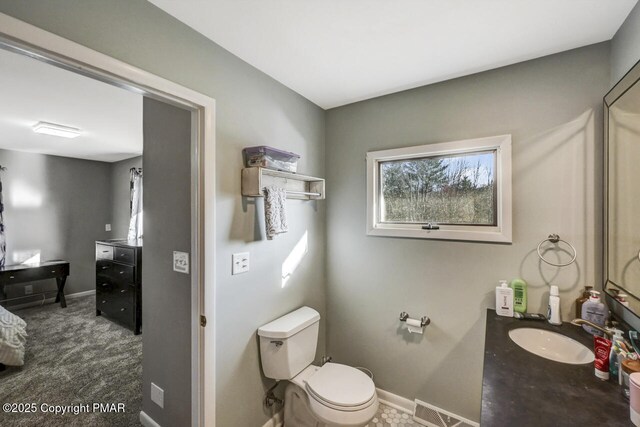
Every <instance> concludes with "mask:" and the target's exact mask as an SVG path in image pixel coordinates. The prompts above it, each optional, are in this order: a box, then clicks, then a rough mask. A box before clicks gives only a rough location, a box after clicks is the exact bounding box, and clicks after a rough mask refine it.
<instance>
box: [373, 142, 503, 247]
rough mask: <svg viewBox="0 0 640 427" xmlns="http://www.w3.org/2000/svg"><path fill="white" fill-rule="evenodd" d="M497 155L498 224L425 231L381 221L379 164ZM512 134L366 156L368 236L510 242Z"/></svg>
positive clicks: (418, 227)
mask: <svg viewBox="0 0 640 427" xmlns="http://www.w3.org/2000/svg"><path fill="white" fill-rule="evenodd" d="M483 151H495V152H496V166H495V172H496V175H497V176H496V186H497V191H496V193H497V194H496V197H497V200H496V215H497V225H495V226H489V225H488V226H484V225H480V226H475V225H439V229H432V230H425V229H423V228H422V226H423V224H415V223H412V224H409V223H389V222H382V221H381V220H380V218H379V217H380V203H381V201H380V198H381V197H380V176H379V175H380V163H381V162H388V161H394V160H405V159H418V158H424V157H437V156H445V155H446V156H451V155H454V156H455V155H461V154H467V153H469V154H471V153H477V152H483ZM511 228H512V219H511V135H500V136H492V137H486V138H476V139H467V140H462V141H451V142H443V143H438V144H427V145H420V146H416V147H406V148H395V149H390V150H382V151H370V152H368V153H367V234H368V235H370V236H385V237H409V238H418V239H442V240H463V241H478V242H495V243H511V239H512V237H511V235H512V231H511Z"/></svg>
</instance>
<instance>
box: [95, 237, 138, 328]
mask: <svg viewBox="0 0 640 427" xmlns="http://www.w3.org/2000/svg"><path fill="white" fill-rule="evenodd" d="M102 314H104V315H105V316H106V317H107V318H109V319H111V320H113V321H116V322H118V323H120V324H122V325H124V326H126V327H128V328H129V329H131V330H133V333H134V334H135V335H138V334H140V333H141V332H142V244H139V245H138V244H136V243H135V242H127V241H126V240H99V241H97V242H96V315H97V316H100V315H102Z"/></svg>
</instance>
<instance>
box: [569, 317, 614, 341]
mask: <svg viewBox="0 0 640 427" xmlns="http://www.w3.org/2000/svg"><path fill="white" fill-rule="evenodd" d="M571 324H572V325H575V326H582V325H588V326H591V327H592V328H594V329H597V330H599V331H600V332H602V333H603V334H605V335H608V336H609V338H612V337H613V332H611V330H609V329H608V328H603V327H602V326H600V325H596V324H595V323H593V322H589V321H588V320H584V319H581V318H579V317H578V318H577V319H573V320H572V321H571Z"/></svg>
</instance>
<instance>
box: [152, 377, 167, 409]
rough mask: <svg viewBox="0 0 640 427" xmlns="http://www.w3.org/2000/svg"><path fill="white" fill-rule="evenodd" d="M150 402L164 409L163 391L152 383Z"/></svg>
mask: <svg viewBox="0 0 640 427" xmlns="http://www.w3.org/2000/svg"><path fill="white" fill-rule="evenodd" d="M151 401H152V402H154V403H155V404H156V405H158V406H159V407H161V408H164V390H163V389H161V388H160V387H158V386H157V385H155V384H154V383H151Z"/></svg>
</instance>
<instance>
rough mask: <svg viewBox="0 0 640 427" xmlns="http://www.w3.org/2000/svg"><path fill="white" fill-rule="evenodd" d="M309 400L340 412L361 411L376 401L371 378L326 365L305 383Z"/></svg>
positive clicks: (355, 370)
mask: <svg viewBox="0 0 640 427" xmlns="http://www.w3.org/2000/svg"><path fill="white" fill-rule="evenodd" d="M305 388H306V390H307V393H308V395H309V397H310V398H312V399H314V400H316V401H318V403H321V404H322V405H324V406H328V407H329V408H332V409H335V410H339V411H359V410H362V409H364V408H367V407H368V406H370V405H371V404H372V403H373V402H374V401H375V400H376V399H375V397H376V387H375V384H374V383H373V381H372V380H371V378H369V376H368V375H366V374H365V373H364V372H362V371H360V370H359V369H356V368H352V367H351V366H347V365H341V364H339V363H326V364H325V365H324V366H322V367H321V368H320V369H318V370H317V371H316V372H315V373H314V374H313V375H312V376H311V377H310V378H308V379H307V380H306V381H305Z"/></svg>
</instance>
